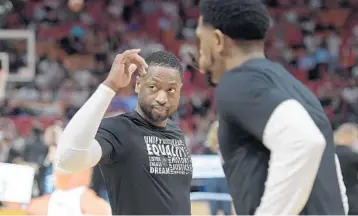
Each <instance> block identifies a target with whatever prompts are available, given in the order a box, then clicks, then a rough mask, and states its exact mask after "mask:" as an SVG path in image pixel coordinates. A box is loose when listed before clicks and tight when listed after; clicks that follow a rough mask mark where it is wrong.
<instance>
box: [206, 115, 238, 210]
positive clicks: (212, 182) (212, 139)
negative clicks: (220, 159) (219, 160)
mask: <svg viewBox="0 0 358 216" xmlns="http://www.w3.org/2000/svg"><path fill="white" fill-rule="evenodd" d="M218 128H219V122H217V121H215V122H214V123H213V124H212V125H211V127H210V130H209V132H208V140H207V142H208V148H207V151H206V153H207V154H215V155H216V154H220V152H219V144H218V137H217V132H218ZM205 181H206V191H207V192H213V193H223V194H225V193H228V192H229V189H228V186H227V182H226V179H225V178H210V179H207V180H205ZM209 204H210V212H211V215H217V214H218V213H219V211H220V210H222V211H223V213H224V214H225V215H231V213H232V211H231V202H229V201H216V200H210V201H209Z"/></svg>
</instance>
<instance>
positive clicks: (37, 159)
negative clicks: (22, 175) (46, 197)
mask: <svg viewBox="0 0 358 216" xmlns="http://www.w3.org/2000/svg"><path fill="white" fill-rule="evenodd" d="M42 133H43V130H42V128H41V126H40V125H38V124H34V125H33V128H32V133H31V135H30V137H29V138H28V140H27V143H26V146H25V150H24V160H25V161H26V162H27V163H28V164H29V165H31V166H32V167H34V168H35V170H36V177H35V178H36V183H37V186H38V191H39V195H40V196H41V195H43V194H44V193H45V170H46V168H45V167H44V161H45V158H46V155H47V153H48V147H47V146H46V145H45V143H44V140H43V135H42Z"/></svg>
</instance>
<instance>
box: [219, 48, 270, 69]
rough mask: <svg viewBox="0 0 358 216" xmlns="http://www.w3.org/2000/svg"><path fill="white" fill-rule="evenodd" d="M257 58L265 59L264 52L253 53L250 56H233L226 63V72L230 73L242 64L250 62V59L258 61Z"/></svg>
mask: <svg viewBox="0 0 358 216" xmlns="http://www.w3.org/2000/svg"><path fill="white" fill-rule="evenodd" d="M256 58H265V54H264V52H263V51H261V50H258V51H253V52H250V53H248V54H245V55H242V54H235V55H232V56H231V57H230V58H227V59H226V61H225V68H226V71H230V70H232V69H234V68H236V67H238V66H240V65H241V64H242V63H244V62H246V61H248V60H250V59H256Z"/></svg>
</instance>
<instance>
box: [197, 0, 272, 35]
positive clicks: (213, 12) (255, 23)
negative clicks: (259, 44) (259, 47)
mask: <svg viewBox="0 0 358 216" xmlns="http://www.w3.org/2000/svg"><path fill="white" fill-rule="evenodd" d="M199 10H200V15H201V16H202V18H203V24H204V25H210V26H212V27H214V28H216V29H219V30H220V31H221V32H223V33H224V34H225V35H227V36H228V37H230V38H231V39H234V40H247V41H251V40H263V39H265V36H266V33H267V31H268V29H269V27H270V15H269V13H268V10H267V8H266V6H265V5H264V4H263V3H262V2H261V0H201V1H200V3H199Z"/></svg>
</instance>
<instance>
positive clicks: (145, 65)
mask: <svg viewBox="0 0 358 216" xmlns="http://www.w3.org/2000/svg"><path fill="white" fill-rule="evenodd" d="M138 53H139V50H128V51H125V52H124V53H123V54H120V55H118V56H117V57H116V59H115V60H114V63H113V65H112V69H111V71H110V73H109V75H108V78H107V79H106V80H105V81H104V82H103V83H102V84H101V85H100V86H99V88H98V89H97V90H96V92H95V93H94V94H93V95H92V96H91V97H90V98H89V99H88V101H87V102H86V103H85V104H84V105H83V106H82V107H81V109H80V110H79V111H78V112H77V113H76V115H75V116H74V117H73V118H72V119H71V121H70V122H69V124H68V125H67V127H66V128H65V130H64V132H63V134H62V136H61V138H60V142H59V145H58V152H57V153H58V154H57V163H58V167H59V168H61V169H63V170H66V171H70V172H77V171H80V170H83V169H86V168H88V167H92V166H94V165H95V164H97V163H99V166H100V169H101V171H102V174H103V176H104V181H105V184H106V188H107V190H108V195H109V200H110V203H111V207H112V214H113V215H119V214H127V215H131V214H136V215H143V214H145V215H171V214H180V215H189V214H191V210H190V186H191V180H192V163H191V156H190V154H189V152H188V149H187V147H186V144H185V141H184V136H183V133H182V131H181V130H180V128H179V127H178V126H177V125H176V124H175V123H174V122H173V121H171V120H169V119H168V118H169V117H170V116H171V115H172V114H173V113H174V112H175V111H176V110H177V108H178V104H179V97H180V89H181V87H182V75H183V68H182V65H181V63H180V61H179V60H178V59H177V58H176V57H175V56H174V55H172V54H171V53H168V52H164V51H159V52H155V53H153V54H152V55H150V56H149V57H148V58H147V59H146V60H144V59H143V58H142V57H140V56H139V54H138ZM136 69H138V70H139V72H140V74H141V75H140V76H139V77H138V79H137V82H136V87H135V91H136V92H137V93H138V104H137V108H136V110H135V111H133V112H129V113H125V114H122V115H118V116H114V117H110V118H105V119H103V116H104V114H105V112H106V110H107V108H108V106H109V104H110V102H111V100H112V98H113V97H114V96H115V93H116V92H118V91H119V90H120V88H122V87H124V86H126V85H128V84H129V82H130V80H131V76H132V74H133V73H134V71H135V70H136ZM102 119H103V120H102Z"/></svg>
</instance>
